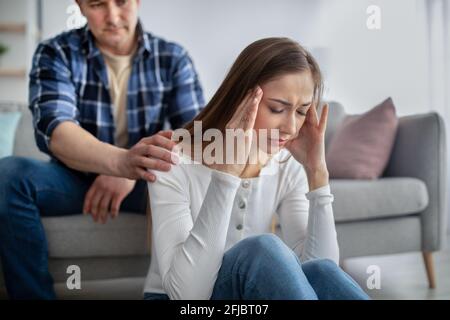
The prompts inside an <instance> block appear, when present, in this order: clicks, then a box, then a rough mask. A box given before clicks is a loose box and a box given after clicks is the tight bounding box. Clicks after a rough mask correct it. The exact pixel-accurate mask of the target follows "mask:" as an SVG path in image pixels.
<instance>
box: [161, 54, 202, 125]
mask: <svg viewBox="0 0 450 320" xmlns="http://www.w3.org/2000/svg"><path fill="white" fill-rule="evenodd" d="M204 106H205V101H204V97H203V90H202V87H201V84H200V81H199V77H198V74H197V72H196V70H195V67H194V63H193V62H192V59H191V58H190V57H189V55H188V53H187V52H186V51H184V50H183V53H182V54H181V55H180V56H179V58H178V60H177V62H176V63H175V68H174V70H173V88H172V91H171V97H170V99H169V105H168V117H169V122H170V124H171V127H172V129H178V128H181V127H182V126H183V125H185V124H186V123H187V122H189V121H191V120H192V119H193V118H195V116H196V115H197V114H198V113H199V112H200V111H201V110H202V109H203V108H204Z"/></svg>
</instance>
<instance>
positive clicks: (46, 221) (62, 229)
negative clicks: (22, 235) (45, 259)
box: [42, 212, 150, 258]
mask: <svg viewBox="0 0 450 320" xmlns="http://www.w3.org/2000/svg"><path fill="white" fill-rule="evenodd" d="M42 222H43V225H44V228H45V232H46V236H47V242H48V249H49V256H50V257H51V258H68V257H70V258H76V257H83V258H89V257H120V256H133V255H146V254H147V255H148V254H150V250H149V249H148V245H147V244H148V241H147V239H148V237H147V218H146V216H145V215H140V214H135V213H124V212H121V213H120V214H119V216H118V217H117V218H116V219H114V220H108V222H107V223H106V224H103V225H102V224H98V223H94V222H93V221H92V218H91V216H88V215H82V214H80V215H73V216H65V217H45V218H42Z"/></svg>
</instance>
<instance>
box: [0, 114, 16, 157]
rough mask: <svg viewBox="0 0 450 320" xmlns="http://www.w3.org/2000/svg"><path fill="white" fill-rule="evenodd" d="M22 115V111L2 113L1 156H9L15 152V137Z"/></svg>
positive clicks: (0, 121)
mask: <svg viewBox="0 0 450 320" xmlns="http://www.w3.org/2000/svg"><path fill="white" fill-rule="evenodd" d="M20 116H21V113H20V112H1V113H0V128H2V132H1V134H0V158H3V157H8V156H11V155H12V154H13V147H14V137H15V135H16V130H17V124H18V123H19V120H20Z"/></svg>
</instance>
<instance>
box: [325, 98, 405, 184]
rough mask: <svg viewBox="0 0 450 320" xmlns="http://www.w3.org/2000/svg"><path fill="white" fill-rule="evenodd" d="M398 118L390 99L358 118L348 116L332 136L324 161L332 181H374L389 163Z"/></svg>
mask: <svg viewBox="0 0 450 320" xmlns="http://www.w3.org/2000/svg"><path fill="white" fill-rule="evenodd" d="M397 126H398V119H397V117H396V115H395V107H394V104H393V102H392V99H391V98H388V99H386V100H385V101H383V102H382V103H380V104H379V105H377V106H376V107H374V108H373V109H371V110H369V111H368V112H366V113H364V114H361V115H351V116H347V117H346V118H345V120H344V121H343V122H342V124H341V125H340V126H339V127H338V128H337V130H336V132H335V133H334V134H333V136H332V137H331V141H330V143H329V146H328V149H327V153H326V160H327V165H328V170H329V171H330V177H331V178H338V179H376V178H378V177H380V176H381V174H382V173H383V171H384V169H385V168H386V165H387V163H388V160H389V156H390V154H391V150H392V147H393V145H394V141H395V134H396V132H397Z"/></svg>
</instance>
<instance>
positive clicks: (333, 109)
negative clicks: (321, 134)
mask: <svg viewBox="0 0 450 320" xmlns="http://www.w3.org/2000/svg"><path fill="white" fill-rule="evenodd" d="M328 105H329V109H328V110H329V111H328V123H327V130H326V132H325V147H328V144H329V143H330V140H331V137H332V136H333V134H334V132H335V131H336V129H337V128H338V127H339V125H340V124H341V123H342V121H343V120H344V119H345V117H346V116H347V114H346V113H345V110H344V107H343V106H342V105H341V104H340V103H339V102H336V101H328ZM321 112H322V108H319V110H318V115H319V117H320V114H321Z"/></svg>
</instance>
